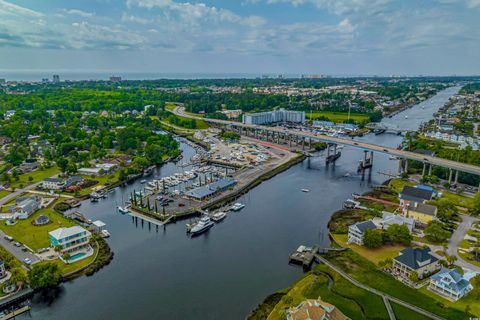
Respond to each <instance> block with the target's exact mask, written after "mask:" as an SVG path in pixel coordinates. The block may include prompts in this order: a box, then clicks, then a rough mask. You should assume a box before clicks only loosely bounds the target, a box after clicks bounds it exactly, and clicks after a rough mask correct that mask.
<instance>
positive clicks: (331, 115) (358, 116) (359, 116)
mask: <svg viewBox="0 0 480 320" xmlns="http://www.w3.org/2000/svg"><path fill="white" fill-rule="evenodd" d="M305 116H306V118H307V119H308V120H310V112H309V111H306V112H305ZM320 117H326V118H328V119H329V120H330V121H333V122H336V123H343V122H344V121H345V120H347V119H348V112H331V111H313V112H312V118H313V120H316V119H318V118H320ZM350 120H354V121H355V122H357V123H364V122H370V117H369V116H368V114H365V113H350Z"/></svg>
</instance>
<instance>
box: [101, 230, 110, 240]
mask: <svg viewBox="0 0 480 320" xmlns="http://www.w3.org/2000/svg"><path fill="white" fill-rule="evenodd" d="M100 236H101V237H102V238H108V237H110V232H108V230H106V229H103V230H102V231H100Z"/></svg>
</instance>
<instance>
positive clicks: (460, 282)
mask: <svg viewBox="0 0 480 320" xmlns="http://www.w3.org/2000/svg"><path fill="white" fill-rule="evenodd" d="M431 281H435V282H440V283H442V285H443V286H444V287H447V288H450V289H452V290H454V291H456V292H460V291H462V290H464V289H465V288H468V287H469V286H471V284H470V282H468V280H466V279H465V278H464V277H463V276H462V275H461V274H460V273H458V271H457V270H456V269H447V268H442V269H441V270H440V271H439V272H438V273H436V274H434V275H433V276H432V278H431Z"/></svg>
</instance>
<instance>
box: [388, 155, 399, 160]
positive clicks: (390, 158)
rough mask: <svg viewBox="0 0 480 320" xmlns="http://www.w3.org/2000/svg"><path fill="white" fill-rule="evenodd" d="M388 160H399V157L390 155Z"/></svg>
mask: <svg viewBox="0 0 480 320" xmlns="http://www.w3.org/2000/svg"><path fill="white" fill-rule="evenodd" d="M388 160H398V158H397V157H396V156H390V157H388Z"/></svg>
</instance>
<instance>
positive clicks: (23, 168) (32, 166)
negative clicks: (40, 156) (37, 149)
mask: <svg viewBox="0 0 480 320" xmlns="http://www.w3.org/2000/svg"><path fill="white" fill-rule="evenodd" d="M39 166H40V164H39V163H38V162H37V161H33V162H23V163H22V164H21V165H19V166H18V169H17V172H18V173H19V174H21V173H28V172H32V171H34V170H36V169H38V167H39Z"/></svg>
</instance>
